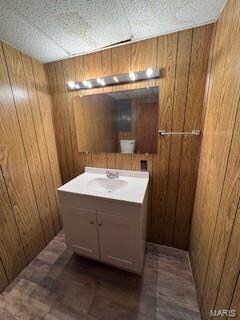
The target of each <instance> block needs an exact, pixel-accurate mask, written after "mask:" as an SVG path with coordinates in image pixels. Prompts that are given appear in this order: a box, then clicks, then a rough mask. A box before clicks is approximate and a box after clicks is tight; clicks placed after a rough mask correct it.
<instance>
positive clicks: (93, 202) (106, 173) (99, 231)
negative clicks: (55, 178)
mask: <svg viewBox="0 0 240 320" xmlns="http://www.w3.org/2000/svg"><path fill="white" fill-rule="evenodd" d="M148 181H149V174H148V172H138V171H126V170H108V169H102V168H101V169H100V168H90V167H86V168H85V172H84V173H83V174H81V175H79V176H78V177H76V178H74V179H73V180H71V181H69V182H68V183H66V184H64V185H63V186H62V187H60V188H59V189H58V194H59V201H60V209H61V213H62V217H63V224H64V231H65V235H66V241H67V245H68V247H69V248H70V249H71V250H73V251H74V252H75V253H76V254H79V255H83V256H86V257H89V258H92V259H95V260H99V261H102V262H104V263H108V264H111V265H113V266H116V267H119V268H122V269H126V270H128V271H132V272H134V273H137V274H141V271H142V265H143V260H144V253H145V241H146V231H147V230H146V229H147V199H148Z"/></svg>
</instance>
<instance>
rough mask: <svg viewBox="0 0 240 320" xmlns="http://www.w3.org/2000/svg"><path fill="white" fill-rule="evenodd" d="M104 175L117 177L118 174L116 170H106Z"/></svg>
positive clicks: (112, 177) (111, 177) (109, 177)
mask: <svg viewBox="0 0 240 320" xmlns="http://www.w3.org/2000/svg"><path fill="white" fill-rule="evenodd" d="M106 176H107V178H108V179H117V178H118V177H119V174H118V172H117V171H106Z"/></svg>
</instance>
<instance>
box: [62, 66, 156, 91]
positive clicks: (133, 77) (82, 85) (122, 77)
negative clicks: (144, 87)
mask: <svg viewBox="0 0 240 320" xmlns="http://www.w3.org/2000/svg"><path fill="white" fill-rule="evenodd" d="M158 78H160V70H159V69H157V68H151V67H149V68H147V69H146V70H142V71H137V72H133V71H131V72H130V73H125V74H117V75H114V76H109V77H104V78H97V79H89V80H83V81H78V80H77V81H69V82H68V83H67V86H68V90H69V91H78V90H89V89H91V88H101V87H103V86H106V87H107V86H116V85H120V84H128V83H132V82H133V81H134V82H139V81H148V80H151V79H158Z"/></svg>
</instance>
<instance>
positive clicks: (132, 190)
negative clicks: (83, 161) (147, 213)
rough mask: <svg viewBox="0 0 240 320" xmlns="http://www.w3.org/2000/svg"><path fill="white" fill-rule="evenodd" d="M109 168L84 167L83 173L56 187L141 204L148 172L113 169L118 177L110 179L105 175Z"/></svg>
mask: <svg viewBox="0 0 240 320" xmlns="http://www.w3.org/2000/svg"><path fill="white" fill-rule="evenodd" d="M109 170H110V169H105V168H90V167H86V168H85V172H84V173H83V174H81V175H79V176H78V177H76V178H74V179H72V180H71V181H69V182H67V183H66V184H64V185H63V186H61V187H60V188H58V191H60V192H70V193H75V194H82V195H87V196H93V197H97V198H99V197H100V198H104V199H112V200H120V201H125V202H131V203H136V204H142V203H143V201H144V197H145V193H146V191H147V186H148V180H149V174H148V172H139V171H129V170H118V169H116V170H114V169H113V172H115V171H117V173H118V176H119V178H115V179H110V178H108V177H107V176H106V173H107V172H109Z"/></svg>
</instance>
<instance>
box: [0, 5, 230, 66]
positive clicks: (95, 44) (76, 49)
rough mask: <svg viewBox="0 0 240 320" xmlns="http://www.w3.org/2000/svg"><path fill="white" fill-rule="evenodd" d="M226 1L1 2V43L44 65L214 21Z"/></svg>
mask: <svg viewBox="0 0 240 320" xmlns="http://www.w3.org/2000/svg"><path fill="white" fill-rule="evenodd" d="M226 1H227V0H44V1H40V0H0V39H2V40H4V41H6V42H8V43H9V44H11V45H12V46H14V47H17V48H19V49H21V50H22V51H23V52H25V53H27V54H29V55H31V56H32V57H34V58H36V59H38V60H40V61H42V62H49V61H55V60H59V59H62V58H66V57H68V56H71V55H75V54H83V53H89V52H92V51H94V50H98V49H101V48H103V47H106V46H110V45H113V44H115V43H118V42H121V41H126V40H128V39H130V38H131V39H133V40H140V39H143V38H149V37H154V36H157V35H160V34H167V33H171V32H174V31H178V30H183V29H187V28H192V27H194V26H198V25H202V24H207V23H209V22H212V21H215V20H216V19H217V18H218V16H219V14H220V12H221V10H222V9H223V6H224V4H225V3H226Z"/></svg>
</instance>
